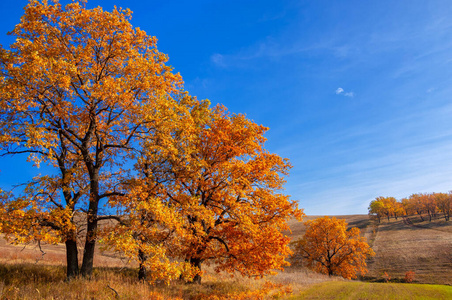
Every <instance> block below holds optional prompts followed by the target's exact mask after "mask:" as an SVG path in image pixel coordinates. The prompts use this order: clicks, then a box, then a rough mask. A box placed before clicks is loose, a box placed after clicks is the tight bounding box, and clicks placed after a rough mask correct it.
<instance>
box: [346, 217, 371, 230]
mask: <svg viewBox="0 0 452 300" xmlns="http://www.w3.org/2000/svg"><path fill="white" fill-rule="evenodd" d="M370 224H371V221H370V220H369V219H364V220H358V221H353V222H350V223H348V227H357V228H359V230H363V229H365V228H367V227H368V226H369V225H370Z"/></svg>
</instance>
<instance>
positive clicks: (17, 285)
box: [0, 215, 452, 299]
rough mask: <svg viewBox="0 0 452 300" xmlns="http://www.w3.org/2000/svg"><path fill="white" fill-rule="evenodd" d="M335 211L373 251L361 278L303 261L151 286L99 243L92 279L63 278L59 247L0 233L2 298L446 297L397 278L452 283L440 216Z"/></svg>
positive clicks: (447, 230) (449, 227) (448, 240)
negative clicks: (267, 273) (15, 241)
mask: <svg viewBox="0 0 452 300" xmlns="http://www.w3.org/2000/svg"><path fill="white" fill-rule="evenodd" d="M336 217H337V218H343V219H346V221H347V222H348V223H349V226H353V227H358V228H360V229H361V232H362V234H363V235H364V236H365V237H366V238H367V239H368V241H369V243H370V245H371V246H372V247H373V249H374V251H375V252H376V256H375V257H374V258H373V259H372V260H371V261H369V263H368V267H369V273H368V274H367V275H366V277H364V278H361V279H362V280H363V281H365V282H353V281H347V280H344V279H342V278H337V277H334V278H330V277H328V276H324V275H321V274H316V273H313V272H311V271H309V270H306V269H305V268H302V267H300V266H291V267H288V268H286V269H285V271H284V272H280V273H279V274H278V275H276V276H271V277H267V278H264V279H260V280H253V279H247V278H241V277H236V278H230V277H229V276H228V275H225V274H216V273H215V272H214V271H213V268H211V267H210V268H209V267H207V268H206V269H205V270H206V272H207V273H206V274H205V275H204V279H203V285H202V286H201V287H196V286H192V285H189V286H187V285H183V284H175V285H172V286H171V288H170V289H169V288H168V287H166V286H158V287H151V286H150V285H146V284H145V285H143V284H140V283H137V281H136V264H134V263H132V262H128V261H127V260H125V259H123V258H121V257H120V256H119V255H117V254H115V253H111V252H105V253H103V252H101V251H99V249H98V250H97V254H96V256H95V267H97V271H96V272H95V276H94V278H93V280H91V281H90V282H89V283H87V282H86V281H83V280H82V279H80V280H77V281H75V282H71V283H66V282H64V277H65V275H64V267H63V265H64V261H65V253H64V246H63V245H41V248H40V247H38V245H29V246H27V247H24V246H19V245H11V244H8V243H6V242H5V241H4V240H3V239H0V299H52V298H54V299H56V298H62V299H66V298H69V299H85V298H86V299H90V298H94V299H108V298H110V299H115V297H116V292H117V293H118V295H119V296H120V299H207V297H208V295H213V296H215V297H217V298H218V299H232V298H235V297H236V298H240V297H242V298H243V299H261V298H259V297H265V298H270V297H280V298H284V297H286V296H287V293H288V292H289V291H290V290H291V291H293V294H294V295H298V296H293V298H292V299H371V298H372V297H374V296H372V297H371V296H369V295H380V296H379V297H377V298H379V299H383V298H385V299H386V298H388V299H390V298H395V299H424V298H428V297H433V298H436V299H448V298H450V297H449V296H450V295H451V293H452V291H451V289H452V288H451V287H447V286H440V287H435V286H430V285H425V284H424V285H420V286H419V285H415V284H396V283H394V282H401V281H402V280H403V278H404V277H405V273H406V272H407V271H414V272H415V278H414V280H415V282H416V283H430V284H442V285H452V221H451V222H445V221H444V219H440V218H438V219H434V220H433V221H432V222H428V221H424V222H421V220H420V219H419V218H418V217H409V218H399V219H398V220H394V219H391V220H390V221H387V220H382V222H381V223H377V222H375V221H372V220H369V218H368V216H367V215H348V216H336ZM314 218H316V216H308V217H306V218H305V220H307V219H314ZM290 226H291V229H292V232H291V233H290V234H289V235H290V236H291V237H292V239H297V238H299V237H301V236H302V235H303V233H304V231H305V226H304V225H303V224H302V223H299V222H296V221H295V220H293V221H290ZM385 272H386V273H387V274H388V276H389V277H390V278H391V279H390V281H391V282H390V283H375V282H382V281H383V274H384V273H385ZM30 278H32V279H30ZM37 291H38V292H37ZM340 291H344V292H340ZM65 293H66V294H65ZM388 293H389V294H388ZM162 295H163V296H162ZM278 295H279V296H278ZM284 295H286V296H284ZM316 295H320V298H319V297H317V298H316ZM366 295H367V296H366ZM397 295H398V296H397ZM429 295H430V296H429ZM435 295H436V296H435ZM88 296H89V297H88ZM159 297H163V298H159ZM374 298H375V297H374ZM377 298H375V299H377Z"/></svg>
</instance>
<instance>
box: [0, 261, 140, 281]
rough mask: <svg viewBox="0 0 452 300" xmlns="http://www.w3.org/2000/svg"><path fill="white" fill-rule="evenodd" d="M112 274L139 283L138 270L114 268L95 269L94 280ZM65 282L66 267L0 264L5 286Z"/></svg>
mask: <svg viewBox="0 0 452 300" xmlns="http://www.w3.org/2000/svg"><path fill="white" fill-rule="evenodd" d="M112 273H114V274H116V275H119V276H120V277H121V278H123V280H126V281H131V282H132V281H138V271H137V270H135V269H126V268H113V267H100V268H95V269H94V271H93V279H96V278H98V277H102V276H105V274H112ZM64 281H66V267H64V266H52V265H39V264H31V263H20V264H0V282H3V284H4V285H22V284H28V283H30V282H35V283H40V284H43V283H44V284H52V283H61V282H64Z"/></svg>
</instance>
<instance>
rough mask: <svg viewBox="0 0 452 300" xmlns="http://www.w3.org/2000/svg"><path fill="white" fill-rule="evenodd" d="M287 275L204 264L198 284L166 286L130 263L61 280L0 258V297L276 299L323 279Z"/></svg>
mask: <svg viewBox="0 0 452 300" xmlns="http://www.w3.org/2000/svg"><path fill="white" fill-rule="evenodd" d="M208 269H210V268H208ZM290 276H293V277H291V278H289V277H287V274H285V275H281V274H279V275H277V276H274V277H267V278H262V279H257V280H256V279H250V278H243V277H240V276H236V277H234V278H231V277H230V276H227V275H225V274H215V273H214V272H212V270H207V271H206V273H205V275H204V277H203V284H201V285H195V284H185V283H182V282H173V283H171V284H170V285H169V286H166V285H150V284H149V283H146V282H139V281H138V280H137V271H136V270H135V269H119V268H96V269H95V271H94V274H93V277H92V278H91V280H88V279H83V278H76V279H74V280H71V281H70V282H67V281H65V269H64V267H63V266H61V265H60V266H58V265H50V264H42V263H40V264H34V263H14V262H9V263H2V264H0V299H199V300H201V299H279V298H285V297H287V296H289V295H291V293H292V291H293V286H295V293H298V292H300V291H302V290H303V289H306V287H307V285H309V284H313V283H314V282H323V281H325V280H329V278H328V277H326V276H322V275H318V274H314V273H311V272H309V271H304V272H298V273H295V272H293V273H291V275H290ZM310 277H312V278H310ZM288 278H289V279H290V280H289V281H290V283H288V281H287V280H288ZM285 281H287V282H285ZM293 283H295V284H293Z"/></svg>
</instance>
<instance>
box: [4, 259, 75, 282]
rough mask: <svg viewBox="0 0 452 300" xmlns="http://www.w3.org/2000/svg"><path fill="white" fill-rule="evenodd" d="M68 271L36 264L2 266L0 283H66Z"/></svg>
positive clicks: (60, 267) (58, 267)
mask: <svg viewBox="0 0 452 300" xmlns="http://www.w3.org/2000/svg"><path fill="white" fill-rule="evenodd" d="M65 272H66V270H65V268H64V267H62V266H42V265H36V264H25V263H23V264H0V281H2V282H3V283H4V284H5V285H20V284H21V283H30V282H40V283H55V282H61V281H64V280H65V278H66V273H65Z"/></svg>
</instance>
